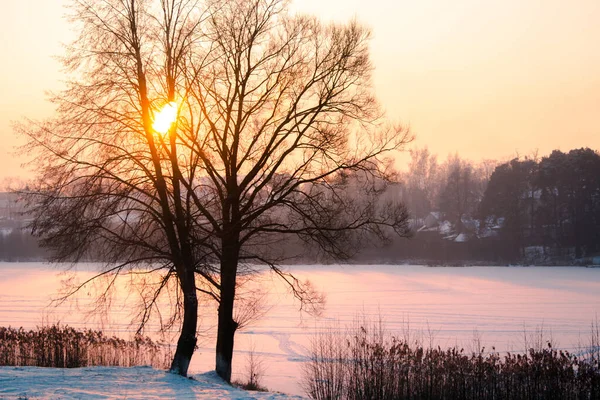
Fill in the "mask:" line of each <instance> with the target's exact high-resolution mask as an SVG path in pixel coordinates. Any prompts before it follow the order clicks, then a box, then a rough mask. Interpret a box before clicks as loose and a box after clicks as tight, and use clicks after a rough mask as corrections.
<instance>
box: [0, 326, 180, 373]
mask: <svg viewBox="0 0 600 400" xmlns="http://www.w3.org/2000/svg"><path fill="white" fill-rule="evenodd" d="M171 353H172V352H171V349H170V348H169V346H168V345H165V344H163V343H160V342H154V341H152V340H151V339H150V338H149V337H144V336H140V335H138V336H135V337H134V338H133V339H131V340H124V339H121V338H118V337H116V336H105V335H104V334H103V333H102V332H101V331H97V330H92V329H82V330H79V329H75V328H72V327H69V326H60V325H51V326H43V327H38V328H37V329H35V330H25V329H23V328H19V329H16V328H11V327H8V328H5V327H0V365H4V366H37V367H55V368H74V367H87V366H96V365H102V366H120V367H131V366H138V365H148V366H152V367H155V368H163V369H166V368H168V366H169V365H170V361H171V358H172V354H171Z"/></svg>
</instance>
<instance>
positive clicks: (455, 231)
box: [0, 147, 600, 265]
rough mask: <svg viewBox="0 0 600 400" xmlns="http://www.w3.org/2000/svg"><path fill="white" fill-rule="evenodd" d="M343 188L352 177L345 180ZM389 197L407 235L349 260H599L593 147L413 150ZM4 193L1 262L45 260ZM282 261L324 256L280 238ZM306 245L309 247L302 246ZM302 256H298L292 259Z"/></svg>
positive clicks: (598, 160) (598, 169)
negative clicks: (405, 215)
mask: <svg viewBox="0 0 600 400" xmlns="http://www.w3.org/2000/svg"><path fill="white" fill-rule="evenodd" d="M340 179H343V180H345V181H346V182H344V183H342V184H346V185H348V186H349V187H351V186H352V181H353V180H359V178H358V177H351V176H344V177H342V178H340ZM393 181H394V182H393V183H392V184H391V185H389V186H388V187H387V188H386V190H387V191H388V192H389V193H388V195H387V198H390V197H392V198H394V199H396V200H398V201H401V202H402V203H404V204H405V205H406V207H407V209H408V212H409V215H410V219H409V223H410V227H411V231H412V233H413V235H412V238H410V239H404V238H398V239H395V240H394V241H393V242H392V243H385V244H383V243H372V244H371V245H370V246H367V247H366V248H364V249H361V250H360V251H359V252H357V253H356V254H354V256H353V257H352V258H351V259H350V260H349V262H360V263H400V262H402V263H405V262H409V263H416V264H432V265H437V264H440V265H461V264H477V263H481V264H485V265H506V264H513V263H521V264H528V265H529V264H532V265H590V264H596V263H598V258H599V256H600V153H599V152H598V151H595V150H592V149H590V148H581V149H573V150H571V151H569V152H562V151H560V150H555V151H553V152H552V153H551V154H549V155H544V156H539V155H537V154H533V155H530V156H524V157H519V156H517V157H514V158H512V159H510V160H508V161H504V162H499V161H495V160H482V161H480V162H474V161H471V160H468V159H464V158H461V157H460V155H458V154H455V155H452V156H449V157H448V158H447V159H446V160H443V161H440V160H438V156H437V155H436V154H433V153H431V152H430V151H429V149H428V148H427V147H423V148H415V149H412V150H410V161H409V162H408V165H407V168H406V169H404V170H401V171H398V172H397V174H396V175H395V176H394V179H393ZM2 195H3V197H1V198H0V260H2V261H33V260H45V259H46V252H45V250H44V249H42V248H40V247H39V246H38V244H37V240H36V238H35V237H32V236H31V234H30V230H29V229H28V228H27V217H26V215H23V213H22V206H21V205H20V204H19V200H18V195H17V194H9V193H2ZM283 248H284V249H285V251H284V253H285V254H286V255H287V256H289V258H288V257H283V259H287V262H290V263H295V262H302V263H314V262H328V260H327V259H324V258H322V257H321V256H320V254H319V253H318V252H317V251H312V250H314V249H306V248H304V244H301V243H292V242H286V243H285V244H284V245H283ZM307 250H308V251H307ZM297 254H302V257H295V255H297Z"/></svg>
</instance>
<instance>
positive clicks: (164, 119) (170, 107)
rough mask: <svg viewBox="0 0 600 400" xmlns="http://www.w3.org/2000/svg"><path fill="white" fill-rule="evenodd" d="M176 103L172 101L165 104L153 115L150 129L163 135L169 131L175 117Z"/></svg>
mask: <svg viewBox="0 0 600 400" xmlns="http://www.w3.org/2000/svg"><path fill="white" fill-rule="evenodd" d="M177 109H178V106H177V103H176V102H174V101H172V102H170V103H167V104H165V106H164V107H163V108H162V110H160V111H159V112H158V113H157V114H156V115H155V116H154V124H152V129H154V130H155V131H156V132H158V133H162V134H163V135H164V134H165V133H167V132H168V131H169V129H170V128H171V125H173V122H175V120H176V119H177V111H178V110H177Z"/></svg>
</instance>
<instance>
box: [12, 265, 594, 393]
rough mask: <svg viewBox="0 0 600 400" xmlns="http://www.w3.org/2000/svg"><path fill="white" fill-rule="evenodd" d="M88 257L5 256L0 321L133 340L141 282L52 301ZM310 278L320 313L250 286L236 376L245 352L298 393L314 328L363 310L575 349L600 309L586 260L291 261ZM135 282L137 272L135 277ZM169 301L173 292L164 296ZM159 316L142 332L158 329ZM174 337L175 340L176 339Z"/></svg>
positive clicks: (499, 340)
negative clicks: (67, 262) (540, 335)
mask: <svg viewBox="0 0 600 400" xmlns="http://www.w3.org/2000/svg"><path fill="white" fill-rule="evenodd" d="M97 267H99V266H97V265H92V264H79V265H76V266H75V268H74V269H73V270H72V271H71V272H70V273H69V274H65V273H63V272H62V271H63V269H64V266H50V265H48V264H43V263H0V326H8V325H10V326H13V327H18V326H23V327H24V328H34V327H35V326H36V325H42V324H47V323H54V322H60V323H62V324H68V325H70V326H74V327H88V328H100V329H103V330H104V331H105V332H106V333H107V334H118V335H120V336H123V337H129V336H130V335H132V333H133V332H134V331H135V326H132V325H130V322H131V317H132V307H130V306H128V304H134V303H135V302H136V300H137V295H136V290H138V289H136V288H137V286H132V285H130V284H128V283H127V282H126V281H128V278H124V279H122V280H121V281H119V282H117V285H116V288H117V289H116V291H115V295H114V297H113V299H112V307H111V311H110V313H108V314H106V315H103V316H89V315H88V314H87V313H86V311H89V310H90V309H91V305H92V301H91V300H92V299H93V298H94V290H93V289H86V290H83V291H81V292H79V293H78V294H77V295H75V296H74V298H73V300H71V301H70V302H68V303H66V304H63V305H61V306H59V307H54V306H50V301H51V299H53V298H56V297H57V295H58V293H59V290H60V288H61V285H62V283H64V282H65V281H67V280H69V279H71V280H72V281H73V282H77V281H79V282H82V281H84V280H85V279H87V278H88V277H89V276H91V274H92V272H91V271H93V270H94V268H97ZM287 270H289V271H290V272H293V273H294V274H295V275H296V276H297V277H298V278H300V279H302V280H304V279H309V280H310V281H311V282H312V284H313V285H314V287H315V288H316V289H317V290H320V291H322V292H323V293H325V295H326V303H325V309H324V311H323V312H322V314H321V316H319V317H314V316H311V315H308V314H305V313H300V312H299V311H298V309H299V304H298V302H297V301H294V299H293V296H292V295H291V294H289V291H288V290H287V288H286V287H285V286H284V285H283V284H281V282H280V280H278V279H277V278H276V277H274V276H271V274H269V273H265V272H262V273H260V277H261V278H260V279H259V281H260V282H259V283H255V284H253V287H254V288H257V289H258V290H259V291H260V292H261V293H266V295H265V296H264V298H263V300H262V306H263V307H262V309H263V310H264V311H265V314H264V316H262V317H261V318H259V319H258V320H257V321H254V322H252V323H250V324H249V325H248V326H246V327H244V328H243V329H242V330H241V331H239V332H238V334H237V336H236V344H235V346H236V347H235V348H236V352H235V355H234V379H235V378H236V377H237V378H242V375H241V373H243V371H244V365H245V363H246V359H247V355H248V350H249V349H251V348H254V351H255V354H257V355H258V356H259V358H261V359H262V360H263V365H264V367H265V378H264V380H263V383H264V385H265V386H267V387H268V388H269V389H270V390H278V391H283V392H287V393H295V394H302V390H301V388H300V385H299V377H300V376H301V371H302V361H303V360H304V359H305V356H306V354H307V353H308V350H307V349H308V348H309V347H310V340H311V337H312V336H313V335H314V333H315V332H316V331H317V330H319V329H322V328H326V327H331V326H334V325H336V326H341V327H344V326H345V325H351V324H352V323H353V321H354V320H355V319H356V317H357V314H360V315H366V316H368V317H371V318H372V319H373V320H377V319H378V318H379V316H381V317H382V318H383V320H384V322H385V326H386V327H387V328H388V330H389V331H391V332H392V333H396V334H397V335H400V336H402V335H403V334H404V333H405V332H406V330H407V329H410V331H411V333H412V335H413V337H416V336H421V337H422V339H423V341H424V342H425V343H426V344H429V343H432V344H434V345H440V346H442V347H447V346H453V345H459V346H461V347H464V348H465V349H466V350H472V349H474V343H475V340H474V339H475V338H478V339H479V341H480V343H481V345H484V346H486V348H487V349H490V348H491V346H492V345H493V346H495V348H496V350H497V351H500V352H501V353H502V352H505V351H509V350H510V351H523V350H524V346H525V339H524V336H525V335H524V331H527V332H528V333H529V334H535V333H536V332H539V331H540V330H541V329H543V331H544V336H545V338H547V339H552V340H553V342H554V344H555V346H556V347H558V348H561V349H568V350H570V351H573V352H575V353H578V352H580V351H581V349H580V347H581V346H584V347H585V345H586V344H587V343H588V340H589V332H590V326H591V324H592V322H593V321H596V320H597V316H598V314H599V313H600V268H580V267H462V268H460V267H458V268H451V267H435V268H434V267H425V266H412V265H344V266H340V265H311V266H290V267H288V268H287ZM135 279H138V278H135ZM161 304H162V306H163V307H167V306H168V299H163V300H162V301H161ZM215 313H216V305H215V304H214V303H211V302H209V301H206V302H202V303H201V311H200V314H201V320H200V323H199V327H200V330H201V332H200V337H199V350H198V352H197V353H196V354H195V355H194V359H193V361H192V365H191V367H190V371H191V372H192V373H193V372H201V371H206V370H209V369H211V368H212V367H213V365H214V352H213V349H212V347H213V343H214V342H213V339H212V337H213V335H214V334H215V329H214V326H215V323H214V320H215V319H214V314H215ZM157 328H158V322H157V320H156V319H155V320H153V321H152V323H151V324H150V325H149V326H148V327H147V329H146V333H147V334H149V335H151V336H155V335H156V331H157ZM173 342H174V341H173Z"/></svg>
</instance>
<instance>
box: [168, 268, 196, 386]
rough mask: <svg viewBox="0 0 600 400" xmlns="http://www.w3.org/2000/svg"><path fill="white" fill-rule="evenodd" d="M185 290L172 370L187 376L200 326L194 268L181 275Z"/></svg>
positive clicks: (182, 286) (182, 285)
mask: <svg viewBox="0 0 600 400" xmlns="http://www.w3.org/2000/svg"><path fill="white" fill-rule="evenodd" d="M180 279H181V288H182V291H183V324H182V327H181V334H180V336H179V340H178V341H177V349H176V350H175V355H174V356H173V362H172V363H171V369H170V371H171V372H172V373H175V374H179V375H182V376H187V372H188V368H189V366H190V361H191V360H192V355H193V354H194V350H195V349H196V328H197V326H198V297H197V295H196V284H195V276H194V272H193V270H191V272H190V271H187V273H186V274H185V275H184V276H181V277H180Z"/></svg>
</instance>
